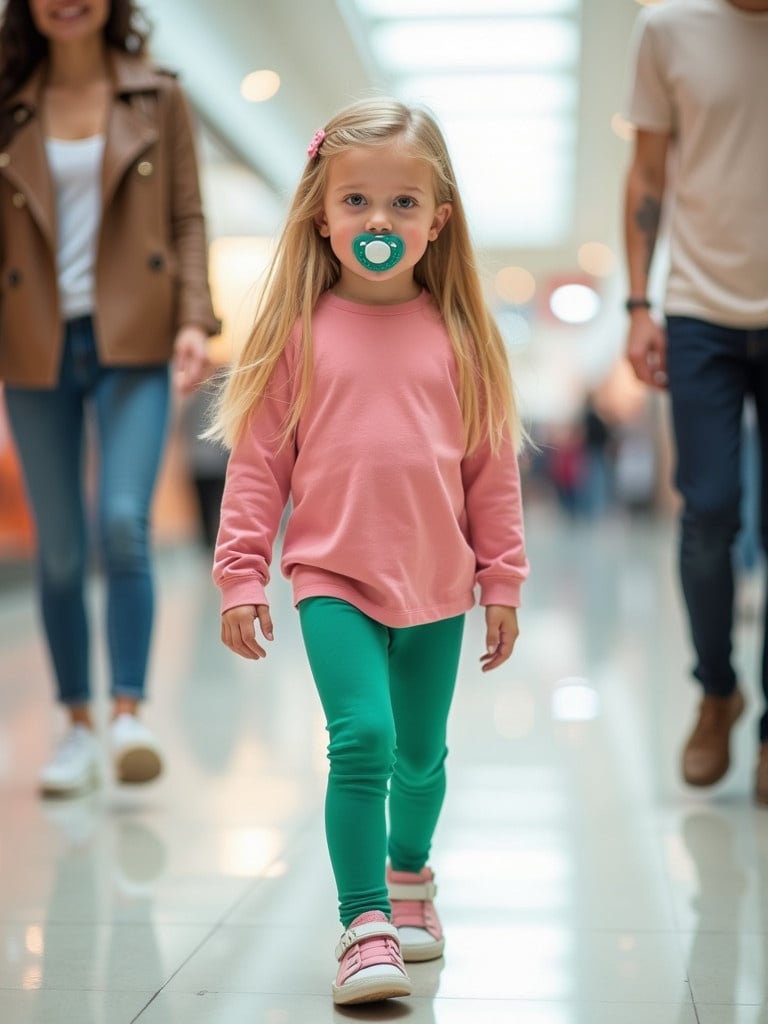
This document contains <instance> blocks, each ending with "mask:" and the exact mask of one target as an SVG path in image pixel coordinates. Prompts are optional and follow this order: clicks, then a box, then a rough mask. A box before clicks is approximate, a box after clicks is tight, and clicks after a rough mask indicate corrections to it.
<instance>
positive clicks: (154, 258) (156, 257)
mask: <svg viewBox="0 0 768 1024" xmlns="http://www.w3.org/2000/svg"><path fill="white" fill-rule="evenodd" d="M147 262H148V263H149V269H150V270H162V269H163V264H164V262H165V261H164V260H163V257H162V256H161V254H160V253H159V252H153V253H152V255H151V256H150V257H149V260H148V261H147Z"/></svg>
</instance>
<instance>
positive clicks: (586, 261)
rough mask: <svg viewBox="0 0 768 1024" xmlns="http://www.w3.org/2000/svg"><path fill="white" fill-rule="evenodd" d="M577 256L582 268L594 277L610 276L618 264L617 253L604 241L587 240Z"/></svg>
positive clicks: (580, 247)
mask: <svg viewBox="0 0 768 1024" xmlns="http://www.w3.org/2000/svg"><path fill="white" fill-rule="evenodd" d="M576 258H577V260H578V263H579V266H580V267H581V269H582V270H584V271H586V273H587V274H592V276H593V277H608V275H609V274H610V273H612V272H613V268H614V267H615V266H616V254H615V253H614V251H613V249H611V247H610V246H609V245H605V244H604V243H603V242H585V243H584V244H583V245H582V246H579V251H578V254H577V257H576Z"/></svg>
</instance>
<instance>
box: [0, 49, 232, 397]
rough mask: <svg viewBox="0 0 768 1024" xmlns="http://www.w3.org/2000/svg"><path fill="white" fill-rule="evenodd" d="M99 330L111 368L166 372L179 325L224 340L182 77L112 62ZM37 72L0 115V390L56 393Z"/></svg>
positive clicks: (52, 244) (57, 325) (52, 209)
mask: <svg viewBox="0 0 768 1024" xmlns="http://www.w3.org/2000/svg"><path fill="white" fill-rule="evenodd" d="M112 66H113V82H114V99H113V102H112V105H111V108H110V113H109V119H108V125H107V131H106V143H105V149H104V161H103V167H102V181H101V187H102V213H101V225H100V229H99V237H98V248H97V256H96V267H95V291H96V298H95V309H94V323H95V328H96V338H97V344H98V349H99V355H100V359H101V361H102V362H103V363H104V364H105V365H107V366H142V365H157V364H159V363H163V362H165V361H167V360H168V359H169V358H170V356H171V354H172V346H173V338H174V335H175V332H176V330H177V329H178V328H179V327H181V326H182V325H186V324H197V325H199V326H201V327H202V328H203V329H204V330H206V331H207V332H208V333H209V334H215V333H217V331H218V322H217V320H216V318H215V316H214V312H213V308H212V306H211V297H210V292H209V289H208V281H207V273H206V243H205V226H204V223H203V215H202V208H201V202H200V187H199V183H198V175H197V160H196V157H195V149H194V139H193V133H192V128H191V123H190V117H189V112H188V109H187V105H186V101H185V99H184V96H183V94H182V92H181V90H180V88H179V86H178V85H177V84H176V81H175V79H174V78H173V77H172V76H170V75H168V74H165V73H163V72H161V71H157V70H155V69H153V68H151V67H150V66H149V65H147V64H146V63H145V62H144V61H141V60H138V59H137V58H134V57H128V56H126V55H124V54H120V53H114V54H113V55H112ZM43 76H44V69H43V68H42V67H39V68H38V69H37V70H36V72H35V74H34V75H33V76H32V77H31V78H30V79H29V81H27V82H26V84H25V85H24V86H23V87H22V88H21V89H20V90H19V91H18V92H17V93H16V94H15V96H13V97H11V98H10V99H9V100H8V102H7V103H6V104H5V105H4V109H3V110H1V111H0V132H1V135H0V380H4V381H5V382H6V383H7V384H9V385H13V386H21V387H52V386H54V385H55V384H56V382H57V380H58V375H59V368H60V364H61V355H62V344H63V338H64V332H63V325H62V323H61V314H60V308H59V296H58V284H57V278H56V199H55V193H54V186H53V182H52V180H51V175H50V172H49V168H48V163H47V160H46V155H45V146H44V136H43V127H42V124H41V117H40V105H41V92H42V85H43Z"/></svg>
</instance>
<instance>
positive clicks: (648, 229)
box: [635, 195, 661, 274]
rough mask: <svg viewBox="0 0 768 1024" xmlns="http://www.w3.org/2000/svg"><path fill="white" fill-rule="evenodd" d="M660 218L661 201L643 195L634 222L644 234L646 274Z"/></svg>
mask: <svg viewBox="0 0 768 1024" xmlns="http://www.w3.org/2000/svg"><path fill="white" fill-rule="evenodd" d="M660 219H661V203H660V202H659V200H658V199H656V198H654V196H648V195H646V196H643V198H642V200H641V201H640V205H639V206H638V208H637V210H636V211H635V224H637V226H638V227H639V228H640V231H641V232H642V233H643V235H645V249H646V258H645V272H646V274H647V273H648V272H649V271H650V269H651V260H652V259H653V250H654V247H655V245H656V235H657V233H658V230H659V220H660Z"/></svg>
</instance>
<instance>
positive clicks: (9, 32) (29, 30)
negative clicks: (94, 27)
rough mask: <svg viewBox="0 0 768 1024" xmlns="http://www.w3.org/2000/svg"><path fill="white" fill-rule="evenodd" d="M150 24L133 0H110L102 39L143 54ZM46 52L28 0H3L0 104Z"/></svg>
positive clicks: (130, 51)
mask: <svg viewBox="0 0 768 1024" xmlns="http://www.w3.org/2000/svg"><path fill="white" fill-rule="evenodd" d="M148 35H149V26H148V24H147V20H146V18H145V17H144V15H143V14H142V13H141V11H140V10H139V9H138V7H137V6H136V4H135V3H134V0H110V3H109V15H108V16H107V21H106V24H105V25H104V42H105V43H106V44H107V46H111V47H112V48H113V49H116V50H122V51H123V52H124V53H130V54H134V55H135V56H143V55H144V53H145V52H146V46H147V37H148ZM47 54H48V40H47V39H46V38H45V36H43V35H41V34H40V32H38V30H37V27H36V26H35V23H34V21H33V20H32V14H31V12H30V9H29V0H6V4H5V11H4V13H3V17H2V23H0V105H2V104H3V103H4V102H5V101H6V100H7V99H8V97H9V96H12V95H13V93H15V92H16V90H17V89H19V88H20V87H21V86H22V85H23V84H24V82H26V80H27V79H28V78H29V76H30V75H31V74H32V72H33V71H34V70H35V68H36V67H37V65H38V64H39V63H40V61H41V60H43V59H44V58H45V57H46V55H47Z"/></svg>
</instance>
